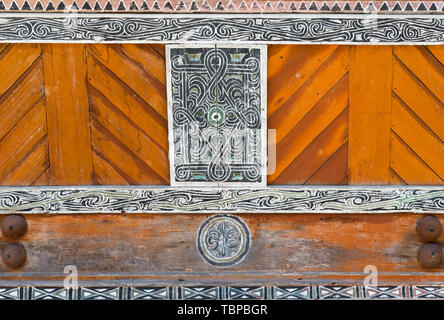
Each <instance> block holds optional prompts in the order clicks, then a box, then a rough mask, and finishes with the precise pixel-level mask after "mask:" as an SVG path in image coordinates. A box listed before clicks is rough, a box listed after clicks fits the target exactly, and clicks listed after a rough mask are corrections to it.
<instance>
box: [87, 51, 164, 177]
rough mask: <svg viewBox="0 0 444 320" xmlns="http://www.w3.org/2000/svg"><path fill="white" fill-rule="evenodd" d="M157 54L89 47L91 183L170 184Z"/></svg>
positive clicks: (161, 58) (160, 66) (161, 71)
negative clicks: (92, 168)
mask: <svg viewBox="0 0 444 320" xmlns="http://www.w3.org/2000/svg"><path fill="white" fill-rule="evenodd" d="M160 49H161V48H159V47H152V46H149V45H148V46H147V45H145V46H138V45H101V44H97V45H89V46H88V57H87V65H88V92H89V102H90V112H91V119H92V121H91V132H92V149H93V153H94V158H93V160H94V161H93V167H94V183H95V184H132V185H134V184H163V185H165V184H169V161H168V124H167V120H166V98H165V94H166V89H165V61H164V56H163V51H162V50H160Z"/></svg>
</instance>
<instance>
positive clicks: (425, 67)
mask: <svg viewBox="0 0 444 320" xmlns="http://www.w3.org/2000/svg"><path fill="white" fill-rule="evenodd" d="M394 52H395V54H396V56H397V57H398V59H399V60H401V61H402V63H403V64H404V65H405V66H406V67H407V68H408V69H409V70H410V71H411V72H412V73H413V74H414V75H415V76H416V77H417V78H418V79H419V80H420V81H421V82H422V83H423V84H424V86H425V87H427V89H429V90H430V91H431V92H432V93H433V94H434V95H435V96H436V97H437V98H438V99H439V100H440V101H441V102H443V103H444V66H443V65H442V64H441V63H439V62H438V61H437V60H436V59H435V58H434V57H433V56H432V55H431V54H430V52H429V51H427V49H426V48H424V47H421V46H395V49H394Z"/></svg>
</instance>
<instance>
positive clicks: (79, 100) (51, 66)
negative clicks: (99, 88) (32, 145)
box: [43, 44, 93, 185]
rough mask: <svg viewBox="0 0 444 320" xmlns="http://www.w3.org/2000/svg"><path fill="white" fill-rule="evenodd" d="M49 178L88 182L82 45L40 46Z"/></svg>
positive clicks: (54, 182)
mask: <svg viewBox="0 0 444 320" xmlns="http://www.w3.org/2000/svg"><path fill="white" fill-rule="evenodd" d="M43 57H44V74H45V75H44V78H45V93H46V102H47V121H48V142H49V158H50V163H51V167H50V172H51V176H50V182H51V184H52V185H65V184H66V185H70V184H78V185H81V184H92V181H93V180H92V154H91V135H90V127H89V123H90V122H89V114H88V92H87V82H86V61H85V60H86V56H85V47H84V45H78V44H47V45H44V46H43Z"/></svg>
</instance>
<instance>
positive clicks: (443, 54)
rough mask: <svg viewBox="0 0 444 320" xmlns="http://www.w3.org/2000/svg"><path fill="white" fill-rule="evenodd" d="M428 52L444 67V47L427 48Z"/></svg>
mask: <svg viewBox="0 0 444 320" xmlns="http://www.w3.org/2000/svg"><path fill="white" fill-rule="evenodd" d="M427 50H429V51H430V53H431V54H432V55H433V56H434V57H435V58H436V60H438V61H439V62H440V63H441V64H442V65H443V66H444V46H443V45H439V46H427Z"/></svg>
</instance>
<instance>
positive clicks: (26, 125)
mask: <svg viewBox="0 0 444 320" xmlns="http://www.w3.org/2000/svg"><path fill="white" fill-rule="evenodd" d="M46 133H47V131H46V112H45V104H44V103H43V101H42V100H41V101H40V102H39V103H38V104H37V105H35V106H34V107H33V108H32V109H31V110H30V111H29V112H28V113H27V114H26V115H25V116H24V117H23V119H22V120H21V121H20V122H19V123H18V124H17V126H15V127H14V129H13V130H11V131H10V132H9V133H8V134H7V135H6V136H5V137H4V138H3V139H2V140H1V141H0V154H1V155H2V157H0V180H3V179H4V178H5V177H6V176H7V175H8V174H9V173H10V172H11V171H12V170H13V169H14V168H15V167H16V166H17V165H18V164H19V163H20V162H21V161H22V160H23V159H24V158H25V157H26V155H27V154H28V153H29V152H30V151H31V150H32V149H33V148H34V146H35V145H36V144H37V143H38V142H39V141H40V140H42V139H43V137H44V136H45V135H46Z"/></svg>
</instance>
